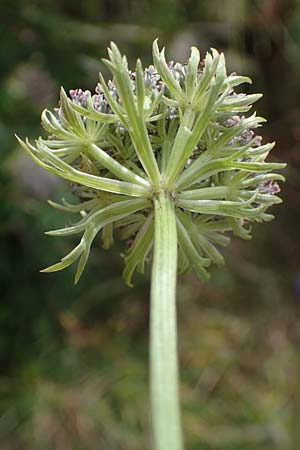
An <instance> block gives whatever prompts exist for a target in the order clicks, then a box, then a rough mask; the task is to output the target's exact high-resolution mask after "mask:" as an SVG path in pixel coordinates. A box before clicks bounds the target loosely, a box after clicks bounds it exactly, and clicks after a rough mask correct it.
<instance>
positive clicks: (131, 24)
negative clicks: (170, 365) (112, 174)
mask: <svg viewBox="0 0 300 450" xmlns="http://www.w3.org/2000/svg"><path fill="white" fill-rule="evenodd" d="M0 17H1V25H0V30H1V41H0V67H1V70H0V137H1V146H0V154H1V165H0V183H1V185H0V249H1V259H0V292H1V296H0V301H1V303H0V364H1V375H0V448H1V450H95V449H97V450H151V446H150V431H149V417H148V412H149V402H148V318H149V317H148V307H149V305H148V294H149V273H148V274H147V275H146V276H145V277H141V276H136V277H135V287H134V288H132V289H128V288H127V287H125V286H124V284H123V282H122V280H121V278H120V275H121V271H122V266H123V262H122V258H121V257H120V253H121V251H122V247H121V246H120V245H119V244H118V243H116V245H115V247H114V250H113V251H109V252H106V251H105V250H103V249H102V248H101V244H100V241H99V240H98V243H97V240H96V243H95V244H94V246H93V251H92V254H91V257H90V261H89V263H88V268H87V270H86V272H85V274H84V276H83V277H82V280H81V282H80V284H79V285H78V286H77V287H74V286H73V269H72V268H71V269H68V270H66V271H63V272H59V273H56V274H40V273H39V269H41V268H44V267H46V266H47V265H50V264H52V263H54V262H56V261H57V260H58V259H59V258H60V257H61V256H63V255H64V254H66V253H67V252H68V251H69V250H70V249H71V248H72V245H73V244H74V242H72V238H68V239H67V238H53V237H47V236H45V235H44V234H43V232H44V231H47V230H49V229H54V228H56V227H59V226H60V225H63V224H65V223H69V222H70V220H71V218H70V217H69V216H67V215H65V216H64V215H63V213H60V212H57V211H55V210H53V209H52V208H51V207H50V206H49V205H48V204H47V202H46V200H47V199H49V198H51V199H52V200H59V199H60V198H61V197H66V198H70V199H71V194H70V189H69V186H68V185H67V184H64V183H63V182H61V181H59V180H58V179H56V178H55V177H52V176H49V175H48V174H46V173H44V172H43V171H42V170H39V169H38V168H37V167H35V166H34V164H33V163H32V162H31V161H30V160H29V159H28V158H27V156H26V155H25V154H23V153H22V151H21V150H20V148H18V146H17V145H16V141H15V138H14V133H15V132H17V133H18V134H19V135H20V136H22V137H25V136H29V137H36V136H38V135H39V134H41V133H42V130H41V127H40V120H39V116H40V113H41V111H42V109H44V108H45V107H54V106H55V105H56V104H57V101H58V91H59V88H60V86H61V85H63V86H64V87H65V89H66V90H69V89H71V88H77V87H81V88H82V89H93V88H94V86H95V85H96V83H97V80H98V72H99V70H101V71H104V73H105V75H107V73H106V72H105V69H104V67H103V65H102V63H101V61H100V58H101V57H106V47H107V45H108V43H109V41H110V40H114V41H115V42H116V43H117V44H118V45H119V47H120V49H121V51H122V52H124V53H126V54H127V55H128V58H129V61H130V62H131V64H132V65H133V64H134V61H135V59H136V58H137V57H141V58H142V60H143V62H144V64H145V65H146V64H150V63H151V43H152V40H153V39H154V38H155V37H157V36H158V37H159V38H160V45H166V46H167V55H168V58H169V59H175V60H178V61H182V62H184V61H185V60H186V58H187V56H188V53H189V47H190V46H191V45H197V46H198V47H199V48H200V49H201V52H202V55H204V53H205V51H206V50H208V49H209V48H210V47H216V48H217V49H219V50H223V51H224V52H225V54H226V58H227V64H228V71H229V73H230V72H231V71H237V72H238V73H240V74H243V75H250V76H251V77H252V78H253V81H254V82H253V85H252V86H250V87H247V92H263V93H264V98H263V100H261V101H260V102H259V103H258V104H257V105H256V108H257V110H258V113H259V114H260V115H263V116H265V117H267V118H268V123H267V125H266V126H265V127H264V128H263V130H262V133H263V136H264V140H265V142H267V141H268V140H276V141H277V146H276V147H275V150H273V152H272V153H273V154H272V156H271V160H274V161H285V162H288V164H289V165H288V169H286V170H285V175H286V177H287V182H286V183H285V184H284V186H283V187H282V197H283V199H284V203H283V205H280V206H277V207H274V208H273V212H274V213H275V214H276V216H277V217H276V220H275V221H274V222H270V223H266V224H264V225H259V224H257V225H255V226H254V239H253V241H241V240H239V239H237V238H233V240H232V244H231V246H230V247H229V248H228V249H226V251H225V256H226V261H227V264H226V267H224V268H222V269H218V270H214V271H213V273H212V279H211V281H210V282H209V283H208V284H206V285H203V284H201V282H199V281H198V280H197V279H196V277H195V276H194V275H189V276H185V277H182V278H180V279H179V288H178V316H179V333H180V340H179V352H180V365H181V381H182V386H181V387H182V407H183V421H184V429H185V434H186V443H187V449H188V450H199V449H201V450H265V449H268V450H269V449H278V450H299V448H300V388H299V380H300V350H299V345H300V326H299V319H300V267H299V263H300V258H299V247H300V233H299V224H300V191H299V187H300V83H299V79H300V78H299V77H300V62H299V61H300V2H299V1H298V0H222V1H219V0H138V1H137V0H131V1H130V0H113V1H112V0H85V1H80V0H39V1H38V0H36V1H34V0H1V2H0ZM170 450H171V449H170Z"/></svg>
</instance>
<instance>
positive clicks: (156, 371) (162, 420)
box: [150, 192, 183, 450]
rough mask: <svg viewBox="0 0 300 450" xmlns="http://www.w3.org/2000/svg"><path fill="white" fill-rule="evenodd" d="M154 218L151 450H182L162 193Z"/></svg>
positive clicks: (173, 257) (173, 248)
mask: <svg viewBox="0 0 300 450" xmlns="http://www.w3.org/2000/svg"><path fill="white" fill-rule="evenodd" d="M154 216H155V234H154V255H153V264H152V276H151V309H150V393H151V410H152V413H151V415H152V425H153V439H154V448H155V450H167V449H173V450H183V443H182V432H181V424H180V408H179V387H178V363H177V324H176V277H177V229H176V214H175V211H174V203H173V201H172V200H171V199H170V198H169V197H168V195H166V194H165V193H164V192H161V193H160V194H159V195H158V197H157V198H155V200H154Z"/></svg>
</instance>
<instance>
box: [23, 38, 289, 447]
mask: <svg viewBox="0 0 300 450" xmlns="http://www.w3.org/2000/svg"><path fill="white" fill-rule="evenodd" d="M108 54H109V59H108V60H104V63H105V64H106V65H107V67H108V68H109V70H110V71H111V73H112V76H113V77H112V80H111V81H109V82H108V83H106V82H105V81H104V79H103V77H102V75H101V74H100V83H99V84H98V85H97V87H96V90H95V93H94V94H93V95H92V94H91V93H90V92H89V91H85V92H84V91H82V90H81V89H76V90H71V91H70V96H69V97H68V96H67V95H66V93H65V92H64V90H63V89H62V91H61V97H60V105H59V108H58V109H56V110H55V111H54V112H50V111H48V110H46V111H44V112H43V114H42V124H43V127H44V128H45V130H46V131H47V132H48V133H50V135H49V137H48V138H47V139H44V138H41V137H40V138H39V139H37V140H36V142H35V145H33V144H31V143H30V142H29V141H28V140H26V141H25V142H24V141H22V140H20V139H19V142H20V144H21V145H22V146H23V148H24V149H25V150H26V152H27V153H28V154H29V155H30V156H31V157H32V159H33V160H34V161H35V162H36V163H37V164H38V165H40V166H41V167H43V168H44V169H46V170H48V171H49V172H52V173H54V174H56V175H58V176H60V177H61V178H64V179H66V180H68V181H69V182H71V183H72V189H73V192H74V193H75V194H76V195H77V196H78V197H79V199H80V202H79V203H78V204H76V205H71V204H68V203H67V202H65V201H64V202H63V204H56V203H53V202H50V203H51V204H52V205H53V206H54V207H55V208H58V209H61V210H64V211H69V212H71V213H77V214H80V215H81V219H80V220H79V222H77V223H76V224H74V225H73V226H69V227H66V228H63V229H60V230H55V231H50V232H48V234H50V235H52V236H68V235H73V234H82V238H81V240H80V242H79V244H78V245H77V246H76V247H75V248H74V249H73V250H72V251H71V252H70V253H69V254H68V255H67V256H65V257H64V258H62V260H61V261H60V262H59V263H57V264H54V265H53V266H51V267H48V268H47V269H44V270H43V271H44V272H54V271H58V270H61V269H64V268H66V267H68V266H70V265H71V264H72V263H73V262H75V261H77V260H79V262H78V266H77V270H76V275H75V282H76V283H77V282H78V280H79V278H80V276H81V274H82V272H83V270H84V267H85V265H86V263H87V260H88V256H89V253H90V248H91V244H92V242H93V240H94V238H95V236H96V235H97V234H98V233H99V232H101V238H102V242H103V246H104V248H107V249H108V248H110V247H111V245H112V244H113V240H114V237H115V236H118V237H120V238H121V239H123V240H125V242H126V250H125V258H124V260H125V268H124V272H123V277H124V280H125V281H126V283H127V284H128V285H131V279H132V275H133V273H134V271H135V270H136V269H137V270H138V271H140V272H143V271H144V266H145V263H146V262H147V261H148V260H150V258H151V253H152V249H153V262H152V279H151V336H150V362H151V364H150V382H151V403H152V421H153V431H154V433H153V434H154V448H155V449H156V450H170V449H172V450H181V449H182V448H183V439H182V433H181V426H180V412H179V400H178V364H177V352H176V345H177V331H176V301H175V298H176V295H175V294H176V276H177V267H178V271H179V272H180V273H186V272H188V271H189V270H191V269H194V270H195V271H196V273H197V275H198V276H199V277H200V278H201V279H202V280H204V281H206V280H207V279H208V277H209V274H208V269H207V268H208V266H209V265H210V264H211V263H215V264H222V263H223V256H222V254H221V253H220V251H219V249H218V247H219V246H225V245H227V244H228V243H229V237H228V235H227V234H228V232H233V234H234V235H236V236H239V237H241V238H243V239H250V237H251V235H250V233H251V223H253V222H263V221H268V220H271V219H272V218H273V215H271V214H269V213H268V212H267V209H268V208H269V207H270V206H272V205H273V204H276V203H280V201H281V200H280V198H279V197H278V196H277V195H276V194H277V193H278V192H279V190H280V189H279V187H278V184H277V181H278V180H280V181H283V176H282V175H279V174H277V173H273V171H274V170H276V169H281V168H283V167H284V164H278V163H267V162H265V159H266V157H267V155H268V154H269V152H270V150H271V149H272V148H273V146H274V143H267V144H263V143H262V138H261V136H258V135H255V133H254V131H253V130H254V129H256V128H257V127H259V126H260V125H261V124H262V123H263V122H264V121H265V120H264V119H263V118H261V117H257V116H256V114H255V113H254V114H252V115H250V116H244V114H245V113H247V112H248V111H249V110H250V108H251V106H252V104H253V103H254V102H255V101H257V100H258V99H259V98H260V97H261V94H252V95H245V94H238V93H236V92H235V88H236V87H237V86H238V85H240V84H242V83H245V82H246V83H249V82H251V80H250V79H249V78H247V77H243V76H238V75H236V74H235V73H234V74H230V75H227V73H226V67H225V59H224V55H223V54H219V53H218V52H217V51H216V50H214V49H213V50H212V51H211V53H207V54H206V56H205V58H204V59H203V60H202V61H201V59H200V54H199V51H198V50H197V49H196V48H194V47H193V48H192V49H191V56H190V58H189V60H188V62H187V64H185V65H182V64H179V63H173V62H169V63H167V62H166V60H165V56H164V50H162V51H160V50H159V48H158V45H157V42H156V41H155V42H154V44H153V59H154V65H153V66H150V67H148V68H146V69H143V68H142V64H141V62H140V60H138V61H137V64H136V69H135V71H134V72H131V71H130V70H129V69H128V65H127V60H126V57H125V56H122V55H121V54H120V52H119V50H118V48H117V47H116V45H115V44H113V43H112V44H111V47H110V48H109V49H108Z"/></svg>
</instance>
